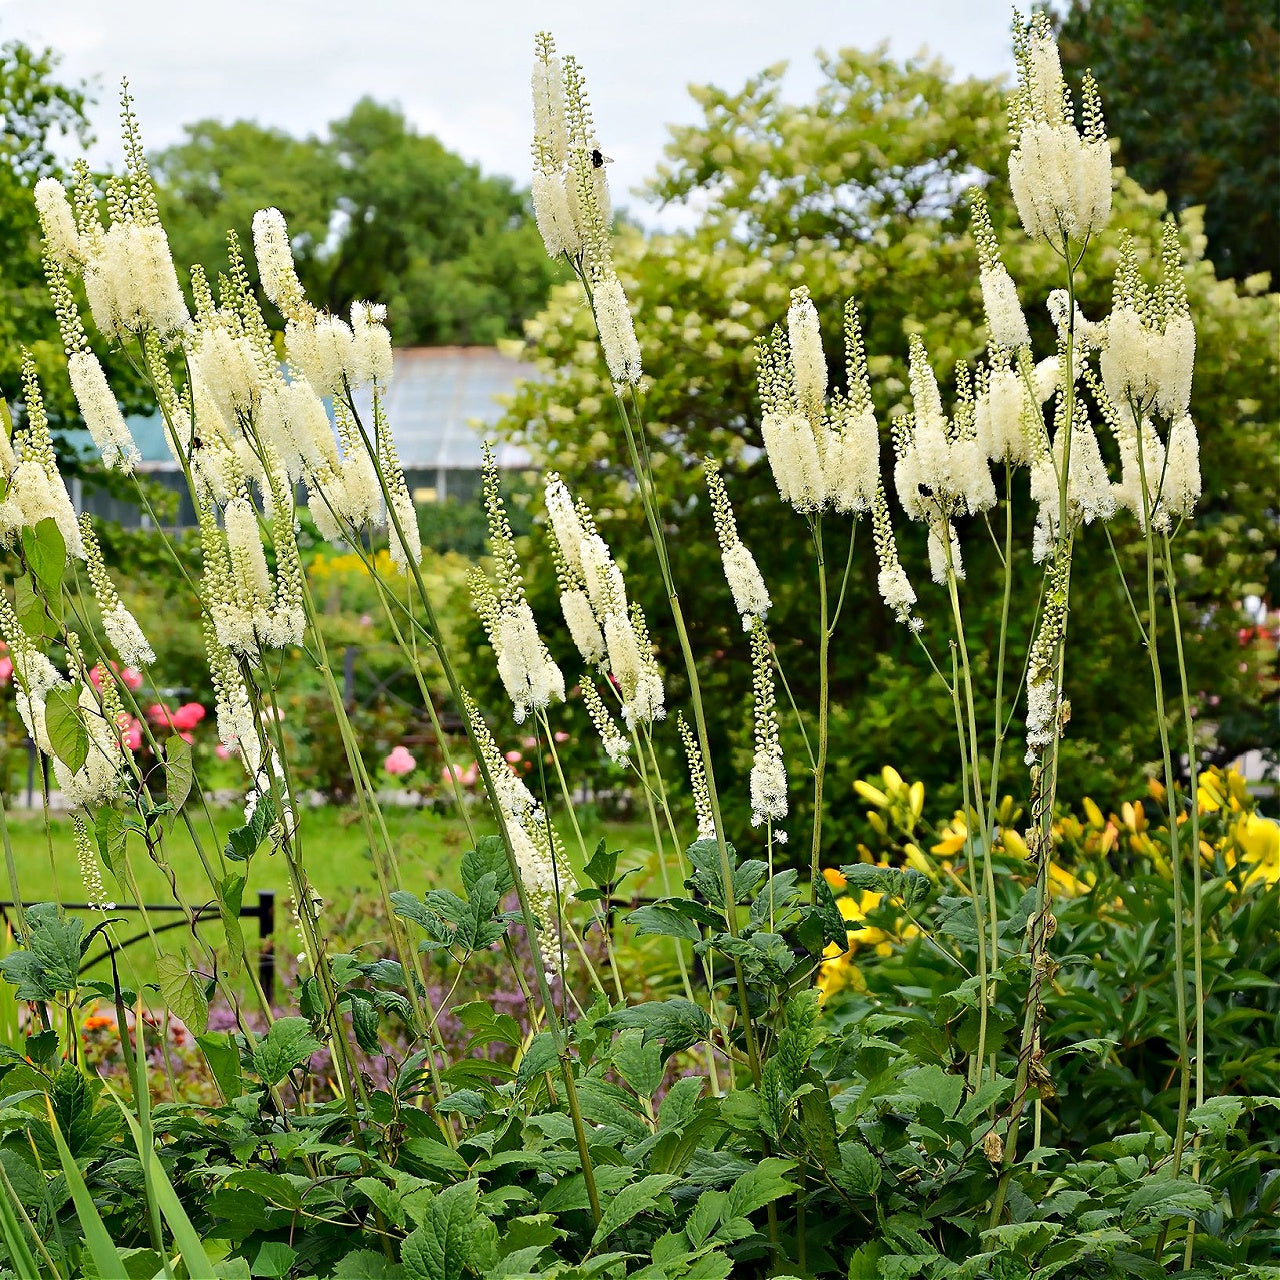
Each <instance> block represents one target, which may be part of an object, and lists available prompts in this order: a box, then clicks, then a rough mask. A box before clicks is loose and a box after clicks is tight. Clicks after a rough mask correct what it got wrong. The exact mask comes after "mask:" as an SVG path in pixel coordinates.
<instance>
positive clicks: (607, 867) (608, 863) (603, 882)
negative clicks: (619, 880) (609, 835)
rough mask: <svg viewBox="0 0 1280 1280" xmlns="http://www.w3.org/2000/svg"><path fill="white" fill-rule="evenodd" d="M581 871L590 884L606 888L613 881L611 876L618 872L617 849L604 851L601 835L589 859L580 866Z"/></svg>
mask: <svg viewBox="0 0 1280 1280" xmlns="http://www.w3.org/2000/svg"><path fill="white" fill-rule="evenodd" d="M582 871H583V874H584V875H585V876H586V877H587V879H588V880H590V881H591V883H592V884H594V885H596V886H597V887H598V888H601V889H604V888H607V887H608V886H609V885H611V884H612V883H613V878H614V876H615V875H617V872H618V851H617V850H615V851H614V852H613V853H607V852H605V842H604V839H603V837H602V838H601V840H600V843H599V844H598V845H596V851H595V852H594V853H593V854H592V855H591V860H590V861H589V862H588V863H587V865H586V866H585V867H583V868H582Z"/></svg>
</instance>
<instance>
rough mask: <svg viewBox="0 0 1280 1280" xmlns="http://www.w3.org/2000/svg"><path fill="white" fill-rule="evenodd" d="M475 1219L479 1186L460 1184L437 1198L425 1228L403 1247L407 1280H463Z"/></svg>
mask: <svg viewBox="0 0 1280 1280" xmlns="http://www.w3.org/2000/svg"><path fill="white" fill-rule="evenodd" d="M475 1215H476V1183H475V1182H460V1183H456V1184H455V1185H454V1186H452V1187H446V1188H445V1189H444V1190H443V1191H441V1192H440V1193H439V1194H438V1195H435V1196H433V1197H432V1199H431V1201H430V1203H429V1204H428V1205H427V1211H426V1215H425V1217H424V1219H423V1222H422V1225H421V1226H420V1227H418V1229H417V1230H416V1231H414V1232H413V1233H412V1234H411V1235H409V1236H408V1237H406V1239H405V1241H404V1243H403V1244H402V1245H401V1247H400V1256H401V1259H402V1261H403V1263H404V1274H405V1280H459V1278H460V1277H461V1275H462V1272H463V1269H464V1268H465V1267H466V1265H467V1262H468V1260H469V1259H468V1256H467V1255H468V1252H469V1250H468V1243H469V1241H470V1236H471V1225H472V1222H473V1220H474V1218H475Z"/></svg>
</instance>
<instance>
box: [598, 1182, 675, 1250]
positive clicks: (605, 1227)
mask: <svg viewBox="0 0 1280 1280" xmlns="http://www.w3.org/2000/svg"><path fill="white" fill-rule="evenodd" d="M678 1180H679V1179H677V1178H676V1176H675V1175H674V1174H669V1173H651V1174H649V1175H647V1176H646V1177H643V1178H641V1179H640V1181H639V1182H633V1183H631V1184H630V1185H629V1186H626V1187H623V1188H622V1190H621V1191H619V1192H618V1193H617V1195H615V1196H614V1197H613V1198H612V1199H611V1200H610V1201H609V1202H608V1206H607V1208H606V1209H605V1211H604V1213H603V1214H602V1215H601V1218H600V1225H599V1226H597V1227H596V1233H595V1235H594V1236H592V1237H591V1248H592V1249H593V1250H594V1249H598V1248H599V1247H600V1245H602V1244H603V1243H604V1242H605V1241H606V1240H607V1239H608V1238H609V1237H610V1236H611V1235H613V1233H614V1232H615V1231H617V1230H618V1229H619V1228H621V1227H625V1226H626V1225H627V1223H628V1222H630V1221H631V1220H632V1219H633V1218H637V1217H639V1216H640V1214H642V1213H646V1212H647V1211H648V1210H650V1209H652V1208H653V1207H654V1205H656V1204H657V1203H658V1201H659V1199H661V1197H662V1196H663V1195H664V1194H665V1193H666V1190H667V1188H668V1187H669V1186H670V1185H671V1184H672V1183H673V1182H677V1181H678Z"/></svg>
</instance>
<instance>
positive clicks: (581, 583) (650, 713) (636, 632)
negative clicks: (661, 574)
mask: <svg viewBox="0 0 1280 1280" xmlns="http://www.w3.org/2000/svg"><path fill="white" fill-rule="evenodd" d="M545 493H546V505H547V517H548V522H549V524H550V526H551V534H552V556H553V558H554V560H555V565H556V577H557V579H558V581H559V586H560V607H561V609H562V611H563V613H564V620H565V625H566V626H567V627H568V628H569V634H570V636H571V637H572V639H573V642H574V645H575V646H576V647H577V649H578V652H579V653H580V654H581V655H582V660H583V661H584V662H585V663H587V665H588V666H594V667H599V668H600V669H601V670H602V671H606V672H608V674H609V676H610V677H611V682H612V685H613V687H614V689H615V690H616V691H617V694H618V697H619V699H620V700H621V711H622V718H623V721H624V722H625V723H626V726H627V728H628V729H634V728H635V727H636V726H637V725H639V724H652V723H653V721H655V720H661V719H662V718H663V717H664V716H665V715H666V691H665V688H664V686H663V681H662V671H661V669H660V668H659V666H658V663H657V661H656V660H655V659H654V656H653V648H652V645H651V644H650V642H649V631H648V627H647V625H646V623H645V618H644V613H643V612H642V611H641V609H640V606H639V605H638V604H636V603H634V602H628V600H627V589H626V583H625V582H624V581H623V577H622V571H621V570H620V569H619V568H618V566H617V564H616V563H615V562H614V559H613V554H612V552H611V551H610V550H609V544H608V543H607V542H605V540H604V539H603V538H602V537H601V536H600V534H599V532H598V531H597V529H596V524H595V520H594V519H593V518H592V516H591V512H590V511H589V510H588V509H587V508H586V506H585V505H584V504H581V503H579V504H577V505H575V504H574V501H573V498H572V496H571V495H570V493H569V490H568V488H567V487H566V486H565V484H564V481H563V480H561V478H560V476H559V475H558V474H557V473H556V472H554V471H552V472H548V474H547V477H546V489H545Z"/></svg>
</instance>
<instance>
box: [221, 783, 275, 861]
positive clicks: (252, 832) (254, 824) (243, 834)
mask: <svg viewBox="0 0 1280 1280" xmlns="http://www.w3.org/2000/svg"><path fill="white" fill-rule="evenodd" d="M275 820H276V811H275V806H274V805H273V804H272V803H271V797H270V796H269V795H263V796H259V797H258V803H257V805H255V806H254V810H253V817H252V818H250V819H249V821H248V822H246V823H245V824H244V825H243V826H240V827H236V828H235V829H234V830H233V831H232V832H231V833H230V834H229V835H228V836H227V847H226V849H225V850H224V851H223V852H224V853H225V854H226V856H227V857H228V858H230V859H231V860H232V861H233V862H248V861H249V859H250V858H252V857H253V855H254V854H255V853H257V852H258V849H259V848H260V847H261V845H262V842H263V840H265V839H266V836H267V832H268V831H269V830H270V829H271V824H272V823H273V822H275Z"/></svg>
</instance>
